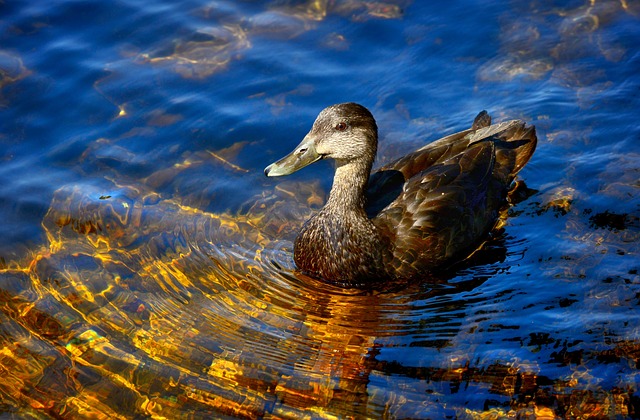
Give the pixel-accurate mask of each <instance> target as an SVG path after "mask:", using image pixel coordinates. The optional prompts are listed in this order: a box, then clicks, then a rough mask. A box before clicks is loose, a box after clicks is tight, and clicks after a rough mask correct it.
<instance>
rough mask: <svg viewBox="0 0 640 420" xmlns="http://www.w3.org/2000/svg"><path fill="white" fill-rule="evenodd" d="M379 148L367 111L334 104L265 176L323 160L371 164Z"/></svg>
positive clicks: (352, 106)
mask: <svg viewBox="0 0 640 420" xmlns="http://www.w3.org/2000/svg"><path fill="white" fill-rule="evenodd" d="M377 148H378V127H377V125H376V121H375V119H374V118H373V115H371V112H369V110H368V109H367V108H365V107H363V106H362V105H358V104H356V103H352V102H350V103H344V104H338V105H332V106H329V107H327V108H325V109H323V110H322V112H320V114H319V115H318V118H316V121H315V122H314V123H313V127H312V128H311V131H309V133H308V134H307V135H306V136H305V137H304V139H303V140H302V142H301V143H300V144H299V145H298V146H297V147H296V148H295V149H293V151H292V152H291V153H289V154H288V155H287V156H285V157H283V158H282V159H280V160H279V161H277V162H275V163H272V164H271V165H269V166H267V167H266V168H265V170H264V173H265V175H267V176H282V175H289V174H291V173H293V172H296V171H297V170H299V169H302V168H304V167H305V166H307V165H310V164H312V163H313V162H316V161H318V160H320V159H324V158H331V159H335V160H336V161H337V163H338V164H339V165H342V164H346V163H350V162H354V161H363V162H366V163H368V164H369V165H371V163H373V160H374V158H375V156H376V150H377Z"/></svg>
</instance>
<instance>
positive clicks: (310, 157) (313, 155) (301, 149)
mask: <svg viewBox="0 0 640 420" xmlns="http://www.w3.org/2000/svg"><path fill="white" fill-rule="evenodd" d="M314 140H315V139H314V138H313V137H311V136H309V135H306V136H305V138H304V139H303V140H302V143H300V144H299V145H298V147H296V148H295V149H293V152H291V153H289V154H288V155H287V156H285V157H283V158H282V159H280V160H279V161H277V162H275V163H272V164H271V165H269V166H267V167H266V168H265V169H264V174H265V175H266V176H282V175H289V174H292V173H294V172H295V171H297V170H299V169H302V168H304V167H305V166H307V165H311V164H312V163H313V162H316V161H318V160H320V159H322V158H323V157H324V155H321V154H318V152H317V151H316V145H315V141H314Z"/></svg>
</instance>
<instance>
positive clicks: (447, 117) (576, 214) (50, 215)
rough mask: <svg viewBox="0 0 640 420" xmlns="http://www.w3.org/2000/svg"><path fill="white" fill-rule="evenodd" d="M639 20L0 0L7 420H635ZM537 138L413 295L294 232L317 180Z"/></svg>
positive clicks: (318, 191)
mask: <svg viewBox="0 0 640 420" xmlns="http://www.w3.org/2000/svg"><path fill="white" fill-rule="evenodd" d="M639 19H640V5H639V3H638V2H635V1H613V0H611V1H597V0H593V1H571V2H537V1H534V2H531V1H510V2H495V3H491V4H486V3H479V2H474V1H462V2H449V3H447V4H443V5H439V6H438V7H435V6H433V5H431V4H428V3H427V2H411V1H409V0H404V1H403V0H399V1H394V0H387V1H383V2H373V1H363V0H335V1H294V0H285V1H280V0H278V1H249V0H245V1H236V2H231V1H208V2H203V1H198V0H194V1H185V2H180V3H175V2H169V1H167V2H161V1H156V2H152V3H149V2H136V1H118V2H97V1H92V0H87V1H57V2H47V1H40V0H36V1H28V2H27V1H11V2H4V3H0V144H1V145H2V148H0V216H1V217H2V220H3V223H2V224H0V238H1V239H0V317H1V323H0V340H1V344H2V351H1V354H0V371H1V372H2V373H3V378H4V380H3V381H2V383H0V396H1V399H0V411H1V412H2V413H3V414H4V415H6V416H7V417H13V418H25V417H26V418H51V417H55V418H78V417H80V418H83V417H97V418H111V417H113V418H118V417H120V418H131V417H158V418H162V417H165V418H183V417H184V418H211V417H229V418H242V417H247V418H255V417H266V418H301V417H306V418H335V417H338V418H346V417H349V416H352V417H356V418H367V417H369V418H379V417H386V418H446V417H448V418H489V417H491V418H494V417H501V416H516V415H520V416H527V415H532V414H535V415H538V416H545V415H546V416H549V417H558V418H578V417H581V416H582V417H585V416H586V415H592V416H596V417H599V418H635V417H638V416H639V415H640V394H639V390H638V383H639V382H640V377H639V376H638V367H639V366H640V345H639V343H640V337H639V335H640V332H639V330H638V325H640V319H639V318H640V317H639V304H640V301H639V296H640V276H639V275H638V269H639V268H640V259H639V258H638V251H639V248H640V247H639V244H640V198H639V188H640V182H639V181H638V180H639V179H640V163H638V162H640V146H639V140H640V125H638V123H637V113H638V109H640V102H639V99H638V92H639V91H640V76H638V74H640V73H639V71H638V70H639V69H640V52H639V50H638V47H637V40H638V39H640V24H639ZM344 101H355V102H359V103H362V104H364V105H365V106H367V107H368V108H369V109H371V111H372V112H373V113H374V115H375V116H376V119H377V121H378V125H379V128H380V133H381V139H380V147H379V154H378V162H379V164H382V163H384V162H388V161H389V160H391V159H393V158H395V157H398V156H400V155H401V154H402V153H405V152H407V151H410V150H413V149H415V148H417V147H419V146H421V145H423V144H425V143H427V142H429V141H432V140H435V139H437V138H439V137H441V136H443V135H446V134H450V133H452V132H455V131H459V130H462V129H465V128H467V127H468V126H469V124H470V123H471V121H472V120H473V117H474V116H475V115H476V114H477V113H478V112H479V111H480V110H482V109H486V110H488V111H489V112H490V113H491V114H492V116H493V119H494V121H504V120H508V119H513V118H519V119H523V120H525V121H527V122H528V123H529V124H534V125H535V126H536V127H537V131H538V139H539V143H538V149H537V151H536V154H535V155H534V157H533V159H532V160H531V162H530V163H529V164H528V165H527V166H526V167H525V169H524V170H523V171H522V172H521V173H520V175H519V179H520V180H523V181H524V182H525V183H526V187H524V186H523V188H522V191H523V193H522V196H521V197H520V198H519V200H516V202H515V203H514V205H513V206H511V207H510V208H509V209H508V210H506V211H505V215H504V216H505V217H504V221H503V224H504V226H502V228H501V229H500V230H499V231H497V232H496V235H495V238H494V239H493V240H492V241H491V242H489V243H488V244H487V245H486V247H485V250H484V252H482V253H480V254H479V255H477V256H476V258H475V259H474V260H473V261H471V262H470V263H469V264H466V265H464V266H461V267H459V268H458V269H457V271H454V272H453V273H451V275H450V276H448V277H447V278H445V279H444V281H442V279H440V280H441V281H439V282H434V281H433V279H429V278H425V279H424V281H423V282H419V283H416V284H410V285H388V286H386V287H384V288H382V289H380V290H374V291H362V290H356V289H342V288H339V287H334V286H330V285H326V284H323V283H321V282H318V281H315V280H313V279H309V278H307V277H304V276H302V275H300V274H298V273H296V271H295V266H294V264H293V261H292V256H291V252H292V240H293V239H294V238H295V235H296V232H297V230H298V229H299V227H300V226H301V224H302V223H303V222H304V220H306V219H307V218H308V217H309V216H310V215H311V214H312V213H313V212H314V211H316V210H317V209H318V208H319V207H320V206H321V205H322V204H323V202H324V200H325V198H326V194H327V192H328V189H329V188H330V184H331V172H332V168H331V166H330V164H327V163H325V162H321V163H319V164H317V165H315V167H310V168H307V169H305V170H304V171H301V172H300V173H296V174H295V175H292V176H291V177H289V178H287V179H275V180H274V179H267V178H265V177H264V175H263V174H262V169H263V168H264V167H265V166H266V165H267V164H269V163H271V162H272V161H274V160H276V159H277V158H279V157H281V156H282V155H284V154H285V153H287V152H288V151H290V150H291V148H292V147H293V146H295V145H296V144H298V142H299V141H300V139H301V138H302V137H303V136H304V134H305V133H306V131H307V130H308V129H309V128H310V126H311V124H312V122H313V120H314V118H315V116H316V115H317V113H318V112H319V111H320V110H321V109H322V108H324V107H325V106H327V105H329V104H333V103H338V102H344Z"/></svg>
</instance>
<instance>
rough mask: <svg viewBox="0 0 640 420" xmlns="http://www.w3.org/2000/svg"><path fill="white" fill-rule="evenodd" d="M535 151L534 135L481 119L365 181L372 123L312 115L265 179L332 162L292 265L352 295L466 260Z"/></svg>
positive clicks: (374, 131)
mask: <svg viewBox="0 0 640 420" xmlns="http://www.w3.org/2000/svg"><path fill="white" fill-rule="evenodd" d="M536 143H537V138H536V133H535V127H533V126H531V127H526V126H525V123H524V122H522V121H519V120H512V121H508V122H504V123H500V124H495V125H492V124H491V117H490V116H489V115H488V114H487V113H486V111H482V112H481V113H480V114H478V116H477V117H476V118H475V120H474V122H473V125H472V127H471V128H470V129H468V130H465V131H462V132H459V133H456V134H452V135H449V136H447V137H444V138H442V139H440V140H437V141H435V142H433V143H431V144H429V145H427V146H424V147H422V148H420V149H418V150H416V151H415V152H413V153H410V154H408V155H406V156H404V157H402V158H400V159H398V160H396V161H395V162H393V163H390V164H388V165H385V166H383V167H382V168H380V169H378V170H377V171H376V172H374V173H373V174H372V175H370V173H371V168H372V166H373V162H374V159H375V155H376V151H377V147H378V128H377V125H376V121H375V119H374V117H373V115H372V114H371V112H369V110H368V109H366V108H365V107H363V106H362V105H358V104H355V103H343V104H338V105H333V106H329V107H327V108H325V109H324V110H323V111H322V112H320V114H319V115H318V117H317V119H316V121H315V123H314V124H313V127H312V128H311V131H309V133H308V134H307V135H306V136H305V137H304V139H303V140H302V142H301V143H300V144H299V145H298V146H297V147H296V148H295V149H294V150H293V151H292V152H291V153H290V154H289V155H287V156H285V157H284V158H282V159H280V160H279V161H277V162H275V163H273V164H271V165H269V166H268V167H267V168H266V169H265V171H264V172H265V174H266V175H267V176H282V175H289V174H291V173H293V172H295V171H297V170H299V169H301V168H303V167H305V166H307V165H309V164H311V163H314V162H316V161H318V160H320V159H324V158H331V159H333V160H334V161H335V163H336V171H335V176H334V180H333V187H332V189H331V193H330V194H329V199H328V200H327V203H326V204H325V206H324V207H323V208H322V209H321V210H320V211H319V212H318V213H317V214H315V215H314V216H313V217H312V218H311V219H309V220H308V221H307V222H306V223H305V225H304V226H303V227H302V229H301V231H300V233H299V235H298V237H297V238H296V240H295V244H294V260H295V263H296V265H297V266H298V268H299V269H300V270H301V271H303V272H304V273H306V274H308V275H311V276H313V277H316V278H320V279H323V280H328V281H331V282H336V283H340V284H343V285H346V286H355V287H358V286H365V285H368V284H371V283H372V282H376V281H382V280H395V279H402V280H410V279H414V278H417V277H419V276H424V275H425V274H426V273H429V272H432V271H434V270H436V269H438V268H441V267H443V266H445V265H447V264H450V263H452V262H455V261H456V259H461V258H464V257H465V256H467V255H469V254H470V253H471V252H472V251H473V250H474V249H476V247H477V246H478V244H479V243H480V242H481V241H482V239H483V238H485V237H486V235H487V234H488V233H489V232H490V231H491V230H492V228H493V227H494V226H495V224H496V222H497V220H498V215H499V211H500V209H501V208H502V207H503V206H504V205H505V204H506V197H507V193H508V192H509V190H510V188H511V185H512V183H513V180H514V178H515V176H516V174H517V173H518V172H519V171H520V170H521V169H522V168H523V167H524V165H525V164H526V163H527V162H528V161H529V159H530V158H531V155H532V154H533V152H534V150H535V147H536Z"/></svg>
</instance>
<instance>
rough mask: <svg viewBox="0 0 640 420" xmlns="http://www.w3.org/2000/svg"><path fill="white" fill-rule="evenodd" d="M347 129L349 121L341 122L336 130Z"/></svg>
mask: <svg viewBox="0 0 640 420" xmlns="http://www.w3.org/2000/svg"><path fill="white" fill-rule="evenodd" d="M346 129H347V123H346V122H339V123H338V125H336V130H338V131H344V130H346Z"/></svg>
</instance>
